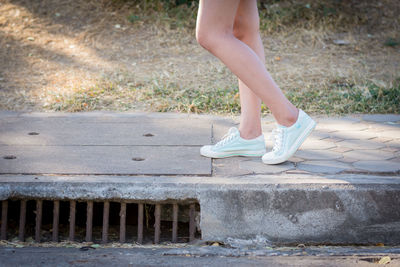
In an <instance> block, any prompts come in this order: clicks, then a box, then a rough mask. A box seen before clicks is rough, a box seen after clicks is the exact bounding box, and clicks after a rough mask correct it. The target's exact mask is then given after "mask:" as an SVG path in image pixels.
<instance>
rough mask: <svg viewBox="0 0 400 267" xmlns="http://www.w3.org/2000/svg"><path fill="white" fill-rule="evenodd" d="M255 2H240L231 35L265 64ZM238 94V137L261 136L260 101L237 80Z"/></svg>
mask: <svg viewBox="0 0 400 267" xmlns="http://www.w3.org/2000/svg"><path fill="white" fill-rule="evenodd" d="M259 20H260V19H259V16H258V9H257V0H241V1H240V3H239V6H238V9H237V12H236V16H235V21H234V24H233V35H234V36H235V37H236V38H237V39H239V40H240V41H242V42H243V43H245V44H247V45H248V46H249V47H250V48H251V49H252V50H253V51H254V52H255V53H256V54H257V56H258V57H259V58H260V60H261V61H262V63H263V64H265V55H264V46H263V44H262V41H261V37H260V32H259V25H260V21H259ZM238 83H239V94H240V106H241V114H240V127H239V131H240V135H241V137H243V138H244V139H252V138H256V137H258V136H260V135H261V134H262V128H261V99H260V98H259V97H258V96H257V95H256V94H255V93H254V92H253V91H252V90H251V89H250V88H249V87H247V85H246V84H245V83H244V82H242V81H241V80H240V79H239V78H238Z"/></svg>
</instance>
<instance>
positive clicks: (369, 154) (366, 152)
mask: <svg viewBox="0 0 400 267" xmlns="http://www.w3.org/2000/svg"><path fill="white" fill-rule="evenodd" d="M343 156H344V157H349V158H355V159H358V160H385V159H390V158H393V157H394V153H392V152H389V151H383V150H380V149H377V150H374V149H357V150H352V151H348V152H345V153H343Z"/></svg>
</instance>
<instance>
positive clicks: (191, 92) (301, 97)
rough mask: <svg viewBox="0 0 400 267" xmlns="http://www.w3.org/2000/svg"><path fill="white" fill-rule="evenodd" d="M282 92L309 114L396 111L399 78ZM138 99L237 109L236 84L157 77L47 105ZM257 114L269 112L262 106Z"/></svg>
mask: <svg viewBox="0 0 400 267" xmlns="http://www.w3.org/2000/svg"><path fill="white" fill-rule="evenodd" d="M285 94H286V96H287V97H288V98H289V100H290V101H292V102H293V104H294V105H295V106H297V107H299V108H301V109H303V110H305V111H307V112H310V113H314V114H350V113H400V104H399V103H400V78H399V79H398V80H396V83H395V86H393V87H391V88H382V87H379V86H377V85H375V84H367V85H365V86H354V85H349V84H344V85H332V86H330V87H327V88H325V89H321V88H309V89H305V90H286V91H285ZM138 103H140V104H142V105H143V106H145V107H146V109H147V110H149V111H157V112H188V113H214V114H239V113H240V100H239V94H238V89H237V87H236V86H232V87H227V88H207V89H193V88H190V89H181V88H180V87H179V85H177V84H175V83H170V82H162V81H159V80H157V79H153V80H151V81H149V82H147V83H144V84H137V85H132V86H125V87H124V86H122V85H119V84H115V83H111V82H102V83H100V84H99V85H98V86H95V87H91V88H87V89H80V90H77V91H75V93H73V94H71V95H66V96H65V95H54V96H53V101H52V103H51V104H50V105H48V106H47V108H48V109H51V110H56V111H69V112H75V111H84V110H98V109H107V110H116V111H125V110H135V106H137V104H138ZM262 112H263V113H265V114H266V113H269V110H268V109H267V108H266V107H265V105H263V106H262Z"/></svg>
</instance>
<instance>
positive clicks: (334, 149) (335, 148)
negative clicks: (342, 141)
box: [330, 147, 352, 153]
mask: <svg viewBox="0 0 400 267" xmlns="http://www.w3.org/2000/svg"><path fill="white" fill-rule="evenodd" d="M330 150H331V151H335V152H339V153H343V152H347V151H351V150H352V149H351V148H348V147H334V148H331V149H330Z"/></svg>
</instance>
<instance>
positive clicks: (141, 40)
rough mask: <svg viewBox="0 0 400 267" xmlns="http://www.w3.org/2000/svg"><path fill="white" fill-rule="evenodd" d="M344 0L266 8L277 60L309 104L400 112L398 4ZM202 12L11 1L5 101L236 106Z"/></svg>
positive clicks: (2, 0)
mask: <svg viewBox="0 0 400 267" xmlns="http://www.w3.org/2000/svg"><path fill="white" fill-rule="evenodd" d="M343 2H346V3H343V4H342V5H341V6H339V7H340V8H341V9H342V10H341V11H340V12H339V10H336V11H335V12H334V11H333V9H332V8H337V6H332V5H333V2H332V1H328V0H326V1H318V3H312V5H311V6H307V3H306V2H305V1H279V2H276V3H273V4H270V5H266V6H265V9H261V10H260V14H261V18H262V19H261V27H262V37H263V41H264V46H265V51H266V59H267V63H266V66H267V69H268V70H269V71H270V72H271V75H272V76H273V77H274V79H275V80H276V82H277V83H278V84H279V85H280V87H281V88H282V90H283V91H284V92H285V93H286V94H287V95H288V96H289V97H290V99H291V100H293V101H294V102H295V103H296V104H297V105H299V106H301V107H302V108H304V109H305V110H307V111H309V112H323V113H329V112H336V113H349V112H381V113H384V112H395V113H398V112H400V110H399V109H400V108H399V107H398V105H396V103H397V104H398V101H400V99H399V96H398V95H399V94H400V85H399V83H398V82H397V83H396V79H398V78H399V77H400V66H399V62H400V53H399V52H400V50H399V49H400V48H399V46H398V45H397V46H396V42H397V40H400V36H399V34H398V33H399V32H400V31H399V28H400V27H399V26H400V21H399V17H400V16H399V14H400V12H399V7H398V4H397V1H395V0H385V1H380V2H375V1H354V3H353V2H352V1H343ZM358 2H360V3H358ZM163 3H164V4H163ZM262 5H264V4H262ZM364 11H365V12H364ZM195 17H196V6H195V5H194V6H189V7H187V6H185V5H183V6H179V7H178V8H173V7H171V6H168V5H166V4H165V2H163V1H121V0H120V1H106V0H104V1H77V0H76V1H73V0H60V1H57V0H45V1H27V0H26V1H22V0H20V1H11V0H0V62H2V66H1V67H0V109H9V110H38V111H46V110H64V111H81V110H93V109H107V110H157V111H185V112H209V113H237V112H239V110H240V107H239V102H238V95H237V81H236V79H235V77H234V75H232V74H231V73H230V72H229V71H228V69H227V68H226V67H224V66H223V65H222V64H221V63H220V62H219V61H218V60H217V59H216V58H214V57H213V56H211V55H210V54H209V53H208V52H206V51H205V50H203V49H202V48H201V47H200V46H199V45H198V44H197V43H196V41H195V38H194V26H195ZM389 38H392V39H393V40H394V46H388V45H385V42H386V41H387V40H388V39H389ZM335 40H345V41H347V42H348V44H347V45H337V44H335V43H334V41H335ZM375 91H376V92H377V93H376V96H375V95H374V94H375V93H374V92H375ZM396 97H397V98H396ZM265 111H267V110H266V109H265Z"/></svg>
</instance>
